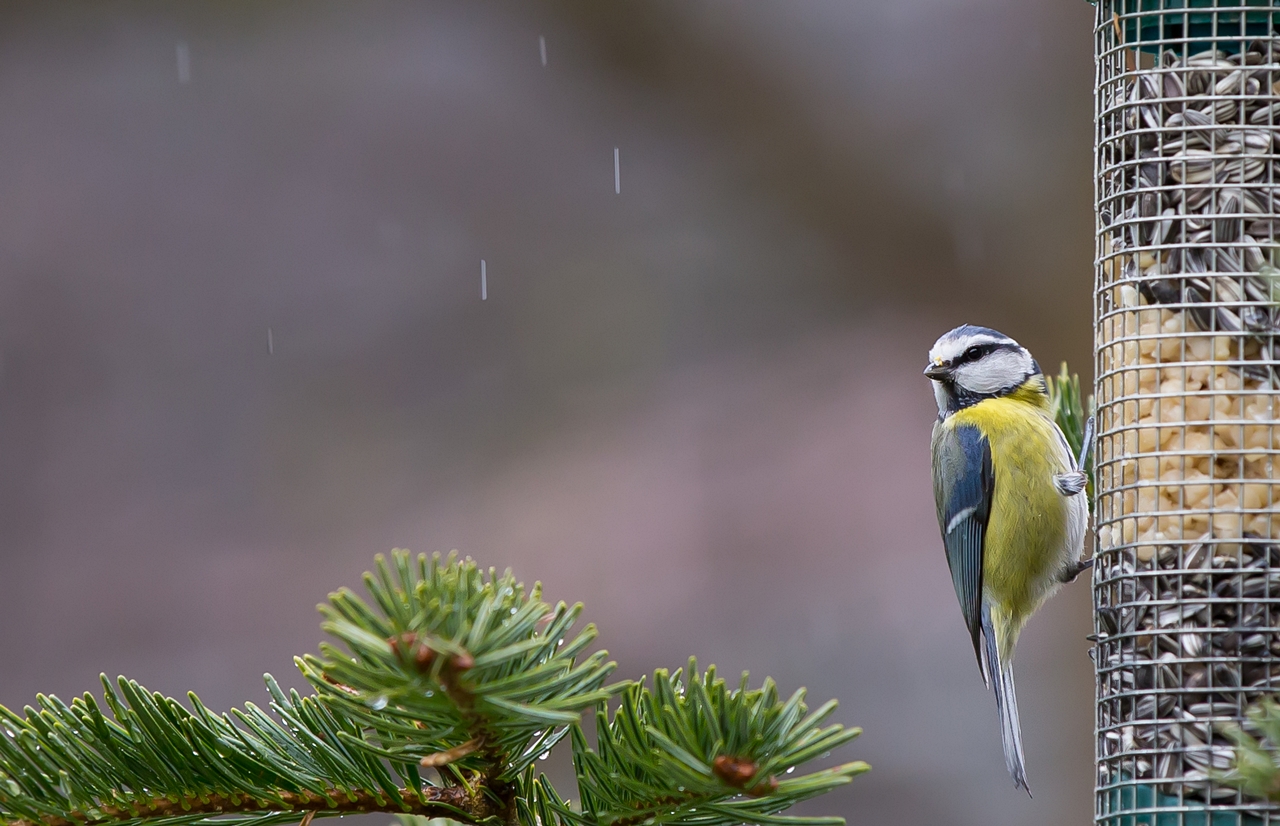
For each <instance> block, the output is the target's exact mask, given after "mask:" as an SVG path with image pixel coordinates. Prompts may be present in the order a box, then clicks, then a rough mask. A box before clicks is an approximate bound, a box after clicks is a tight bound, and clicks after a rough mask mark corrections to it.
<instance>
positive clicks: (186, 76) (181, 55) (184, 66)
mask: <svg viewBox="0 0 1280 826" xmlns="http://www.w3.org/2000/svg"><path fill="white" fill-rule="evenodd" d="M176 51H177V53H178V82H179V83H189V82H190V81H191V50H190V49H188V48H187V42H186V41H185V40H179V41H178V47H177V50H176Z"/></svg>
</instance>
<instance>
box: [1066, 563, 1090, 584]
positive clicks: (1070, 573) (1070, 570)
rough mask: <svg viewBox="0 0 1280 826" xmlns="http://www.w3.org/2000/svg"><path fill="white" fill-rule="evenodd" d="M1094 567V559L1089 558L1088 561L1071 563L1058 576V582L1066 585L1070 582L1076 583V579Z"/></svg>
mask: <svg viewBox="0 0 1280 826" xmlns="http://www.w3.org/2000/svg"><path fill="white" fill-rule="evenodd" d="M1092 567H1093V557H1089V558H1088V559H1078V560H1076V561H1075V562H1071V563H1069V564H1068V565H1067V566H1066V567H1065V568H1063V569H1062V571H1061V573H1059V574H1058V581H1059V582H1061V583H1063V584H1064V585H1065V584H1066V583H1068V582H1075V581H1076V577H1078V576H1080V575H1081V574H1083V573H1084V572H1085V571H1087V570H1089V569H1090V568H1092Z"/></svg>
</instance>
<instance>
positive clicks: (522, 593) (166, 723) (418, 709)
mask: <svg viewBox="0 0 1280 826" xmlns="http://www.w3.org/2000/svg"><path fill="white" fill-rule="evenodd" d="M366 585H368V587H369V591H370V594H371V597H372V603H371V604H369V603H365V602H364V601H362V600H361V599H359V598H357V597H356V596H355V595H354V594H352V593H351V592H349V591H346V590H342V591H339V592H337V593H335V594H332V595H331V596H330V599H329V603H328V604H327V605H322V606H321V611H322V612H323V613H324V614H325V615H326V617H327V620H326V622H325V628H326V629H327V630H328V631H330V632H331V633H332V634H333V635H334V636H335V637H337V638H338V639H339V640H341V641H342V642H344V643H345V644H346V650H345V651H344V650H341V649H339V648H337V647H335V646H331V645H322V647H321V652H320V655H319V656H309V657H306V658H301V659H298V660H296V662H297V664H298V666H299V668H300V669H301V670H302V673H303V674H304V676H305V677H306V678H307V679H308V681H309V682H310V683H311V684H312V685H313V686H314V687H315V689H316V694H314V695H311V696H305V697H304V696H301V695H300V694H299V693H298V692H296V691H290V692H288V693H286V692H284V691H283V690H282V689H281V688H280V687H279V686H278V685H277V684H276V682H275V681H274V680H273V679H272V678H271V677H270V675H267V677H266V682H267V689H268V692H269V693H270V695H271V702H270V704H269V710H263V709H261V708H258V707H257V706H255V705H252V704H246V705H245V707H244V708H243V710H241V709H233V710H232V711H231V712H230V713H228V714H222V715H217V714H213V713H211V712H210V711H209V710H208V709H206V708H205V706H204V705H203V704H202V703H201V702H200V700H199V698H197V697H196V696H195V695H194V694H189V695H188V698H187V699H188V703H189V708H188V707H185V706H184V705H182V704H181V703H179V702H178V701H177V700H174V699H172V698H168V697H165V696H163V695H160V694H154V693H149V692H147V691H146V690H145V689H143V688H142V687H141V686H139V685H138V684H137V683H135V682H132V681H129V680H125V679H124V678H120V679H119V681H118V682H117V683H116V684H115V685H112V684H111V683H109V682H108V681H107V680H106V679H105V678H104V680H103V702H104V705H99V703H98V701H97V700H96V699H95V698H94V697H93V696H92V695H89V694H85V695H84V696H83V697H79V698H76V699H75V700H73V701H72V702H71V703H70V705H68V704H65V703H63V702H62V701H60V700H58V699H57V698H56V697H51V696H44V695H40V696H39V697H38V698H37V705H36V707H34V708H33V707H27V708H26V709H24V713H23V714H21V715H19V714H16V713H14V712H11V711H9V710H8V709H5V708H3V707H0V824H4V826H142V824H147V825H148V826H153V825H154V826H180V825H182V826H186V824H196V825H197V826H199V825H200V824H203V825H204V826H214V824H217V826H228V824H229V825H230V826H270V825H271V824H277V823H290V822H297V821H299V820H301V821H303V823H304V824H307V826H310V821H311V819H312V818H313V817H316V816H331V815H338V814H347V813H359V812H388V813H393V814H398V815H401V816H403V818H405V819H406V822H407V821H408V820H413V821H414V822H415V823H422V822H425V821H426V820H427V819H433V818H437V819H438V818H445V819H449V820H453V821H458V822H462V823H465V824H472V826H515V824H521V826H584V824H585V825H586V826H638V824H640V823H641V822H646V823H650V824H657V823H662V824H673V825H674V824H679V826H719V825H720V824H727V823H730V822H751V823H761V824H765V823H767V824H775V823H782V822H784V821H785V822H799V823H805V824H827V823H832V822H836V821H835V820H833V819H809V820H804V819H788V818H782V817H779V816H778V815H777V813H778V812H780V811H782V810H783V809H785V808H787V807H788V806H790V805H791V804H792V803H795V802H797V801H799V800H803V799H806V798H808V797H812V796H814V795H817V794H821V793H823V792H825V791H827V790H829V789H831V788H833V787H835V786H837V785H840V784H842V783H846V782H848V781H849V779H850V778H852V777H853V776H854V775H856V774H858V773H860V772H862V771H865V770H866V765H865V764H862V763H851V764H848V765H846V766H841V767H837V768H834V769H827V770H824V771H819V772H815V773H812V774H809V775H804V776H802V777H797V778H790V777H786V776H785V775H784V772H783V769H784V768H786V769H788V770H789V769H790V768H791V767H793V766H796V765H799V764H801V763H803V762H806V761H808V760H811V759H813V758H814V757H815V756H817V755H819V754H821V753H825V752H826V751H829V750H830V749H832V748H834V747H836V746H838V745H842V744H843V743H846V742H848V741H849V740H850V739H852V738H853V737H855V736H856V735H857V733H858V731H857V730H856V729H854V730H845V729H843V728H842V727H840V726H830V727H827V728H819V723H820V722H821V720H822V719H824V718H825V717H826V716H827V715H828V714H830V712H831V710H832V709H833V708H834V703H828V704H827V705H825V706H823V707H822V708H821V709H819V710H818V711H817V712H815V713H813V714H811V715H809V716H808V717H805V716H804V715H805V707H804V703H803V701H802V696H803V693H802V692H798V693H797V694H795V695H793V696H792V697H791V699H789V700H788V701H786V702H785V703H781V702H779V699H778V696H777V691H776V689H775V688H774V685H773V683H772V681H768V680H767V681H766V682H765V685H764V687H763V688H762V689H757V690H748V689H747V688H746V682H745V675H744V678H743V683H742V685H741V686H740V687H739V688H738V689H737V690H734V691H730V690H728V689H727V688H726V686H725V684H724V682H723V681H722V680H718V679H717V678H716V677H715V674H714V669H710V670H709V671H708V672H707V673H706V674H705V675H699V674H698V673H697V671H696V666H695V665H694V663H693V662H692V661H691V662H690V666H689V671H688V672H687V674H686V676H685V677H684V678H683V679H682V676H681V672H679V671H677V672H676V674H675V676H674V677H668V676H667V674H666V673H665V672H662V671H659V672H657V673H656V674H655V675H654V688H653V690H652V691H651V690H650V689H648V688H646V687H644V686H643V685H639V684H634V685H629V684H625V683H619V684H615V685H606V683H605V681H606V680H607V678H608V676H609V674H610V673H611V672H612V671H613V667H614V666H613V663H611V662H607V661H606V658H607V655H606V654H605V653H604V652H603V651H598V652H595V653H593V654H590V655H588V656H587V657H585V658H584V659H583V660H582V661H581V662H579V661H578V660H577V657H578V655H579V654H580V653H581V652H583V651H584V650H585V649H586V648H587V647H588V646H589V645H590V643H591V641H592V640H593V639H594V637H595V629H594V627H593V626H586V627H585V628H584V629H583V630H582V631H581V632H579V633H578V634H577V635H576V636H571V635H570V633H569V632H570V630H571V628H572V627H573V625H574V623H575V622H576V620H577V618H578V615H579V613H580V610H581V607H580V606H574V607H572V608H569V607H566V606H565V605H564V604H560V605H558V606H556V607H555V608H552V607H551V606H549V605H547V604H546V603H544V602H542V601H541V599H540V598H539V594H540V591H539V587H538V586H537V585H535V586H534V587H533V588H532V589H531V590H530V591H528V592H526V590H525V588H524V587H523V586H522V585H520V584H519V583H517V582H516V581H515V580H514V578H513V577H512V576H511V575H510V573H507V574H504V575H502V576H497V575H496V574H495V573H494V572H493V571H492V570H490V571H488V572H487V573H486V572H484V571H482V570H480V569H479V568H478V567H477V566H476V565H475V564H474V563H472V562H470V561H469V560H467V561H462V562H460V561H458V560H456V559H454V558H452V557H450V558H449V559H447V560H444V561H442V560H440V558H439V557H438V556H437V557H433V558H431V559H429V560H428V559H427V558H426V557H418V559H417V560H412V559H411V558H410V557H409V556H408V554H406V553H402V552H397V553H396V554H394V555H393V557H392V560H391V563H390V565H388V563H387V562H386V561H385V560H383V559H382V558H381V557H379V558H378V564H377V569H376V573H375V574H370V575H366ZM620 691H621V692H623V696H622V704H621V707H620V708H619V709H618V710H617V711H616V712H615V713H614V714H613V716H612V717H610V716H609V715H608V714H607V713H606V706H605V703H606V701H607V700H608V699H609V698H610V697H613V696H615V695H617V694H618V692H620ZM104 706H105V707H104ZM587 709H594V710H595V711H596V714H597V718H598V721H599V722H598V725H597V728H598V745H597V748H596V749H595V750H592V749H591V748H590V747H589V746H588V745H587V741H586V737H585V736H584V735H583V732H582V729H581V727H580V726H579V724H578V723H579V715H580V714H581V713H582V712H583V711H584V710H587ZM569 735H571V736H572V741H573V750H574V756H575V763H576V765H577V766H578V774H579V787H580V794H581V800H582V809H581V811H578V812H575V811H574V810H573V809H571V808H570V807H569V806H568V804H567V803H566V802H565V801H564V800H563V799H561V798H560V796H559V795H558V794H557V793H556V792H555V790H554V789H552V788H551V786H550V785H549V784H548V783H547V782H546V779H545V778H543V777H535V776H534V771H533V769H532V764H533V761H534V760H535V759H536V758H537V757H538V756H539V755H541V754H544V753H545V752H547V751H548V750H549V749H551V748H552V747H553V746H555V745H556V743H558V742H559V741H560V740H561V739H562V738H564V737H566V736H569ZM424 769H425V770H426V772H425V773H424V771H423V770H424ZM787 773H789V771H788V772H787ZM779 777H781V778H782V779H779Z"/></svg>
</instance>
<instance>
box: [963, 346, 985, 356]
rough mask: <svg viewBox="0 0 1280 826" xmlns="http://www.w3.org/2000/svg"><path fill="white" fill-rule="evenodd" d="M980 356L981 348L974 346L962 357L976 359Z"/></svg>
mask: <svg viewBox="0 0 1280 826" xmlns="http://www.w3.org/2000/svg"><path fill="white" fill-rule="evenodd" d="M980 355H982V348H981V347H979V346H978V345H976V344H975V345H974V346H972V347H970V348H969V349H968V350H965V351H964V357H965V358H967V359H976V358H977V357H978V356H980Z"/></svg>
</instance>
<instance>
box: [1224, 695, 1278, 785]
mask: <svg viewBox="0 0 1280 826" xmlns="http://www.w3.org/2000/svg"><path fill="white" fill-rule="evenodd" d="M1245 716H1246V717H1247V719H1248V722H1247V723H1245V726H1244V727H1243V728H1241V727H1239V726H1226V727H1224V729H1223V733H1224V734H1226V735H1227V737H1229V738H1230V739H1231V740H1232V741H1233V742H1234V743H1235V744H1236V753H1235V759H1234V760H1233V762H1232V766H1231V770H1230V771H1229V772H1227V773H1226V774H1225V775H1223V776H1222V777H1221V780H1222V781H1223V782H1224V783H1227V784H1229V785H1232V786H1236V787H1238V788H1240V789H1241V790H1243V791H1244V793H1245V794H1247V795H1250V796H1251V797H1255V798H1262V799H1269V800H1273V801H1280V703H1277V702H1276V701H1275V700H1269V699H1268V700H1262V701H1260V702H1258V703H1256V704H1254V705H1253V706H1251V707H1250V708H1249V710H1248V711H1247V712H1246V713H1245ZM1255 735H1256V736H1255Z"/></svg>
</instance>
